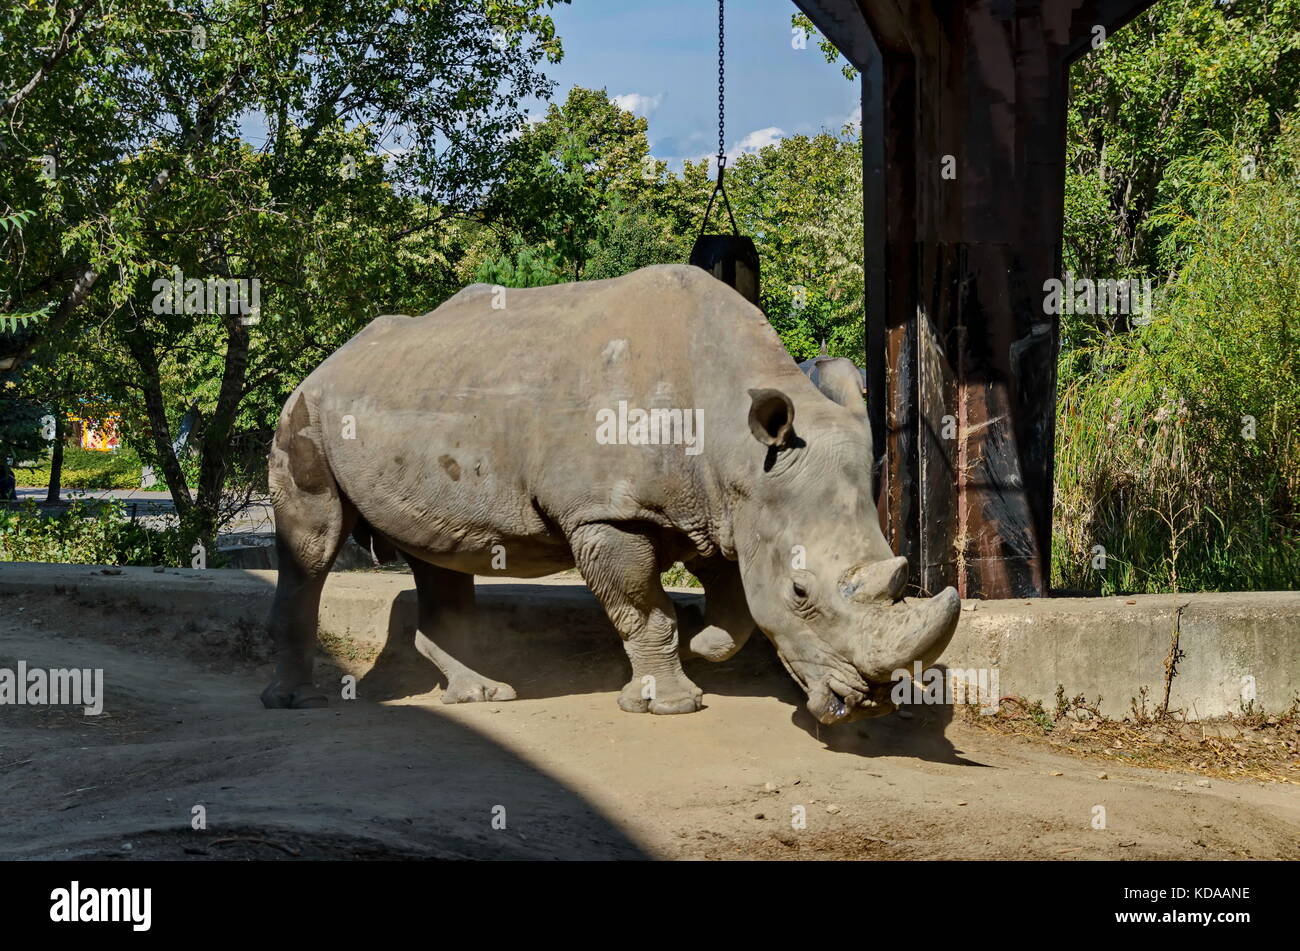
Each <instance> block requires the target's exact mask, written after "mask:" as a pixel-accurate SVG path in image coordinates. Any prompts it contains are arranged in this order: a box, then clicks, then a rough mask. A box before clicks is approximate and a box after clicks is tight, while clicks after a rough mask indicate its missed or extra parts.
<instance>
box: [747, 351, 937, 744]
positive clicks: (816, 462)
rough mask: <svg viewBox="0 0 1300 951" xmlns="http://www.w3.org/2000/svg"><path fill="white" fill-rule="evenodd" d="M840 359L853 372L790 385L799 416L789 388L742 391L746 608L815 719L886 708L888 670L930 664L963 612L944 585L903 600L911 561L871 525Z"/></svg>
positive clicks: (858, 406) (853, 394)
mask: <svg viewBox="0 0 1300 951" xmlns="http://www.w3.org/2000/svg"><path fill="white" fill-rule="evenodd" d="M839 362H842V363H844V364H846V365H847V373H851V374H852V377H851V378H850V377H849V376H848V375H847V373H845V374H837V373H836V372H835V368H825V367H823V368H822V370H824V371H825V372H823V373H822V374H821V379H820V380H819V379H818V378H817V377H816V376H814V377H813V379H814V382H815V383H816V386H817V387H818V388H819V389H820V390H821V391H822V392H821V393H820V394H819V393H817V392H816V391H814V390H812V388H810V387H807V386H806V385H805V386H800V387H798V388H797V389H796V388H795V387H793V386H792V387H791V388H790V389H791V391H792V392H796V394H797V396H798V399H799V403H798V404H797V405H798V406H799V414H798V419H796V413H795V408H796V402H795V399H792V398H791V396H790V395H788V394H787V393H786V392H783V391H782V390H778V389H753V390H750V391H749V395H750V399H751V401H752V402H751V406H750V412H749V425H750V430H751V432H752V434H753V437H754V440H755V443H754V445H753V451H754V452H755V453H757V456H758V458H760V459H761V460H762V464H761V469H760V471H759V474H758V476H757V477H756V479H755V480H754V482H753V484H752V485H751V487H750V489H749V491H748V493H747V494H748V498H747V499H746V500H745V501H744V503H743V504H742V505H741V506H739V507H738V510H737V513H736V515H737V518H736V528H737V532H736V547H737V556H738V561H739V563H740V570H741V577H742V579H743V583H744V588H745V598H746V601H747V602H748V604H749V607H750V613H751V614H752V615H753V618H754V621H755V623H756V624H757V625H758V627H759V628H760V629H761V630H762V631H763V632H764V633H765V634H766V635H767V636H768V638H769V639H770V640H771V641H772V642H773V644H774V645H775V646H776V649H777V653H778V654H779V655H780V657H781V661H782V663H784V664H785V667H786V669H787V670H788V671H789V672H790V674H791V676H793V677H794V679H795V680H796V681H798V682H799V684H800V685H801V686H802V687H803V688H804V690H805V691H806V692H807V694H808V709H809V711H810V712H811V713H812V714H813V716H815V717H816V718H817V719H818V720H819V721H821V722H822V723H836V722H839V721H842V720H852V719H858V718H861V717H866V716H878V715H880V714H883V713H889V712H891V711H892V710H893V709H894V705H893V704H892V703H891V702H890V699H889V695H890V690H891V688H890V684H891V680H892V677H893V674H894V672H895V671H896V670H899V669H905V670H909V671H910V670H911V669H912V665H913V663H914V662H916V661H920V662H921V664H922V665H923V666H929V665H930V664H932V663H934V661H936V660H937V659H938V657H939V655H940V654H941V653H942V652H943V650H944V648H945V647H946V646H947V645H948V642H949V640H950V639H951V638H952V634H953V631H954V629H955V628H956V626H957V618H958V615H959V613H960V608H961V602H960V600H959V598H958V597H957V592H956V591H954V590H953V589H952V588H947V589H945V590H944V591H942V592H941V593H939V594H938V595H936V596H934V597H932V598H929V599H928V600H921V601H915V600H910V601H904V600H902V596H903V593H904V589H905V587H906V584H907V560H906V559H905V558H900V557H895V555H894V554H893V552H892V551H891V550H890V548H889V544H888V543H887V542H886V541H885V537H884V535H883V533H882V532H881V530H880V525H879V522H878V520H877V516H876V507H875V504H874V502H873V500H872V493H871V479H870V459H871V436H870V430H869V427H868V424H867V413H866V404H865V402H864V401H863V399H862V394H861V389H860V378H859V377H858V376H857V372H856V370H855V369H854V368H853V366H852V364H851V363H849V362H848V361H839ZM792 382H796V383H802V382H803V381H801V380H798V379H797V378H795V379H794V380H793V381H792ZM823 394H824V395H823Z"/></svg>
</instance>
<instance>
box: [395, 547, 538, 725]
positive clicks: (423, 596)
mask: <svg viewBox="0 0 1300 951" xmlns="http://www.w3.org/2000/svg"><path fill="white" fill-rule="evenodd" d="M407 562H408V563H409V564H410V566H411V572H412V573H413V574H414V575H415V590H416V594H417V596H418V598H419V620H418V622H417V623H418V625H419V630H417V631H416V632H415V649H416V650H418V651H419V652H420V653H421V654H422V655H424V657H425V658H426V659H428V660H429V661H431V662H432V663H433V664H434V666H436V667H437V668H438V669H439V670H440V671H442V675H443V676H444V677H446V678H447V686H446V687H445V688H444V689H443V691H442V702H443V703H483V702H484V701H487V700H513V699H515V696H516V694H515V688H514V687H511V686H510V685H509V684H503V683H501V682H500V681H497V680H490V679H489V678H487V677H484V676H483V675H482V674H480V673H478V672H477V671H475V670H471V669H470V668H469V667H466V666H465V665H464V664H462V663H461V662H460V661H458V660H457V659H456V658H455V657H452V656H451V655H450V654H448V653H447V652H446V651H445V650H443V649H442V648H441V647H439V646H438V645H437V644H435V643H434V642H433V641H432V640H431V639H430V637H429V635H430V634H432V633H433V631H434V627H435V625H440V626H441V627H442V628H443V629H444V630H447V629H456V630H458V631H459V632H461V633H472V631H473V628H474V619H475V608H474V576H473V575H467V574H462V573H461V572H459V571H450V570H448V569H446V568H439V567H437V566H436V565H430V564H427V563H425V562H422V561H417V560H416V559H414V558H408V559H407Z"/></svg>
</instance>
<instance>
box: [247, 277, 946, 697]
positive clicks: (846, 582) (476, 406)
mask: <svg viewBox="0 0 1300 951" xmlns="http://www.w3.org/2000/svg"><path fill="white" fill-rule="evenodd" d="M504 294H505V297H504V305H505V306H504V307H500V304H501V303H502V302H503V301H502V300H501V297H500V295H499V294H494V291H493V289H492V288H490V287H487V286H485V285H474V286H472V287H468V288H466V289H465V290H463V291H461V292H460V293H459V294H457V295H456V296H455V297H453V298H451V299H450V300H449V301H447V302H446V303H445V304H443V305H442V306H441V307H439V308H438V309H437V310H436V311H434V312H433V313H431V314H427V315H425V316H424V317H419V318H409V317H391V316H390V317H380V318H378V319H377V320H375V321H373V322H372V323H371V324H370V325H369V326H368V327H367V328H366V329H365V330H363V331H362V332H361V333H359V334H358V335H357V336H356V337H354V338H353V339H352V340H350V341H349V342H348V343H347V344H346V345H344V346H343V347H341V348H340V349H339V350H338V351H337V352H335V353H334V354H333V355H332V356H331V357H330V358H329V359H327V360H326V361H325V362H324V363H322V364H321V365H320V367H318V368H317V369H316V370H315V371H314V372H313V373H312V374H311V375H310V376H308V377H307V379H306V380H304V381H303V383H302V385H301V386H299V387H298V389H297V390H295V391H294V393H293V394H292V395H291V396H290V397H289V400H288V402H287V403H286V405H285V408H284V411H283V413H282V414H281V416H280V424H279V429H278V431H277V433H276V436H275V441H274V445H273V447H272V450H271V454H270V488H271V498H272V501H273V503H274V506H275V516H276V529H277V546H278V553H279V565H280V568H279V581H278V585H277V588H276V597H275V605H274V608H273V612H272V618H271V629H272V636H273V638H274V641H275V646H276V655H277V661H276V680H275V682H273V683H272V684H271V685H270V686H269V687H267V689H266V691H265V692H264V693H263V694H262V700H263V703H265V704H266V706H268V707H307V706H318V705H321V704H323V703H324V702H325V697H324V695H323V693H322V692H321V691H319V690H318V689H317V688H315V687H314V686H313V685H312V652H313V647H314V644H315V637H316V624H317V611H318V606H319V601H320V592H321V587H322V585H323V584H324V581H325V577H326V574H327V572H328V570H329V567H330V564H331V563H332V561H333V559H334V557H335V555H336V554H337V552H338V550H339V548H340V546H341V545H342V544H343V541H344V540H345V539H346V538H347V536H348V535H349V533H355V534H356V535H357V537H358V538H361V539H363V540H368V541H371V542H372V543H373V544H374V546H375V548H376V550H377V551H378V550H381V549H382V548H384V547H385V546H386V545H389V544H391V545H392V546H394V547H395V548H396V549H397V550H399V551H400V552H401V553H402V554H403V555H404V556H405V557H406V559H407V561H408V562H410V564H411V567H412V569H413V571H414V574H415V584H416V588H417V591H418V596H419V631H418V632H417V634H416V645H417V647H418V648H419V650H420V651H421V653H423V654H424V656H426V657H427V658H428V659H429V660H431V661H432V662H433V663H434V664H436V665H437V666H438V668H439V669H440V670H441V671H442V673H443V675H444V676H445V677H446V679H447V688H446V690H445V691H444V694H443V700H444V702H449V703H454V702H462V701H475V700H480V701H481V700H509V699H512V698H513V697H514V696H515V693H514V690H513V689H511V688H510V687H509V686H508V685H506V684H502V683H499V682H497V681H493V680H489V679H488V678H486V677H484V676H483V675H481V674H479V673H477V672H475V671H473V670H471V669H469V668H468V667H466V666H465V665H464V664H462V663H461V662H460V661H458V660H456V659H455V658H453V657H451V656H449V655H448V654H447V653H446V652H445V651H443V650H441V649H440V648H439V647H438V646H437V645H436V644H435V643H434V641H433V639H432V638H434V637H435V636H436V635H437V633H438V632H439V631H441V630H446V629H453V628H458V629H460V630H469V631H472V629H473V627H474V624H475V619H474V606H473V605H474V588H473V575H475V574H482V575H487V574H501V575H508V576H510V577H522V578H529V577H537V576H540V575H545V574H549V573H552V572H555V571H560V570H563V569H566V568H570V567H573V566H574V565H576V566H577V568H578V569H579V571H580V572H581V573H582V576H583V577H584V579H585V580H586V582H587V584H588V585H589V586H590V587H591V589H592V591H593V592H594V593H595V595H596V597H597V598H598V599H599V600H600V602H601V604H602V605H603V606H604V608H605V610H606V612H607V613H608V615H609V618H610V620H611V621H612V622H613V624H614V627H615V628H616V629H617V630H618V632H619V634H620V635H621V636H622V638H623V643H624V647H625V649H626V651H627V654H628V658H629V659H630V660H631V665H632V678H631V680H630V681H629V682H628V684H627V686H626V687H624V689H623V691H622V693H621V694H620V696H619V700H618V703H619V706H620V707H621V708H622V709H624V710H627V711H630V712H646V711H649V712H650V713H659V714H669V713H691V712H693V711H695V710H698V709H700V706H701V699H702V692H701V691H700V689H699V688H698V687H697V686H695V684H694V683H692V682H691V681H690V680H689V679H688V678H687V676H686V674H685V673H684V672H683V670H682V667H681V662H680V659H679V654H678V649H677V630H678V628H677V618H676V615H675V611H674V607H673V604H672V602H671V601H670V600H669V598H668V596H667V595H666V594H665V593H664V591H663V588H662V587H661V585H660V582H659V573H660V571H662V570H663V569H665V568H667V567H668V566H669V565H671V564H672V563H673V562H674V561H676V560H683V561H685V562H686V564H687V567H688V568H689V569H690V570H691V571H692V572H693V573H695V574H696V575H697V576H698V577H699V578H700V580H701V582H702V583H703V585H704V590H705V612H704V613H705V617H704V622H705V625H706V626H705V627H704V628H703V629H702V630H701V631H700V633H699V634H697V635H696V636H695V637H694V638H692V640H691V645H690V646H691V649H692V651H693V652H694V653H696V654H698V655H700V656H703V657H706V658H708V659H710V660H714V661H721V660H725V659H727V658H729V657H731V656H732V655H733V654H734V653H735V652H736V651H737V650H738V649H739V648H740V647H741V646H742V645H743V644H744V643H745V641H746V640H747V639H748V637H749V635H750V633H751V632H752V631H753V630H754V629H755V628H757V629H759V630H761V631H762V632H763V633H764V634H765V635H766V636H767V637H768V638H769V639H770V640H771V641H772V643H773V644H774V645H775V647H776V650H777V652H778V654H779V655H780V657H781V660H782V662H783V663H784V664H785V666H786V669H787V670H789V672H790V674H791V675H792V676H793V677H794V678H795V680H796V681H798V682H799V684H800V685H801V686H802V687H803V688H804V690H805V691H806V692H807V694H808V709H809V710H810V711H811V712H812V714H813V715H814V716H815V717H816V718H817V719H818V720H820V721H821V722H823V723H835V722H839V721H842V720H849V719H855V718H857V717H861V716H874V715H878V714H881V713H887V712H889V711H890V710H892V709H893V706H892V705H891V704H890V702H889V699H888V692H889V682H890V678H891V674H892V673H893V671H895V670H896V669H899V668H905V669H909V670H910V669H911V665H912V663H913V662H914V661H917V660H919V661H921V662H922V663H923V664H925V665H929V664H931V663H933V662H934V661H935V660H936V659H937V658H938V657H939V654H940V653H941V652H942V650H943V649H944V647H945V646H946V645H947V643H948V641H949V639H950V638H951V636H952V632H953V629H954V627H955V626H956V622H957V615H958V610H959V602H958V599H957V595H956V593H955V592H954V591H953V590H952V589H951V588H949V589H947V590H945V591H944V592H943V593H941V594H939V595H938V596H936V597H934V598H931V599H929V600H927V601H922V602H919V603H917V602H901V601H899V598H900V596H901V595H902V593H903V588H904V584H905V581H906V562H905V560H904V559H902V558H896V557H894V555H893V553H892V552H891V551H890V549H889V546H888V544H887V543H886V541H885V539H884V536H883V535H882V534H881V532H880V529H879V526H878V522H877V517H876V510H875V507H874V505H873V503H872V499H871V494H870V491H869V479H868V478H867V471H868V470H867V460H869V459H870V458H871V442H870V436H869V432H868V426H867V421H866V405H865V403H864V402H863V400H862V393H861V387H860V379H859V378H858V377H857V372H856V370H854V369H853V367H852V364H851V363H849V362H848V361H830V363H831V365H830V366H827V365H826V363H825V362H823V363H822V364H821V366H820V368H819V374H818V377H819V379H818V385H817V386H815V385H814V384H813V383H812V382H810V381H809V379H808V378H807V377H805V376H804V375H803V374H802V373H801V372H800V370H799V368H798V367H797V366H796V365H795V364H794V362H793V361H791V359H790V357H789V355H788V354H787V353H786V351H785V349H784V348H783V347H782V345H781V342H780V340H779V338H778V337H777V335H776V333H775V332H774V331H773V330H772V328H771V326H770V325H769V324H768V323H767V321H766V319H765V318H764V317H763V315H762V313H761V312H760V311H759V310H758V309H757V308H755V307H753V306H752V305H750V304H749V303H747V302H746V301H745V300H743V299H742V298H741V297H740V296H739V295H738V294H736V293H735V291H733V290H732V289H731V288H729V287H727V286H726V285H724V284H722V283H721V282H719V281H717V280H715V279H714V278H713V277H711V276H710V275H708V274H706V273H705V272H704V271H702V270H701V269H699V268H695V267H690V266H684V265H661V266H657V267H650V268H644V269H642V270H640V271H637V272H635V273H633V274H629V275H627V276H625V277H621V278H616V279H613V280H608V281H592V282H586V283H578V284H561V285H555V286H551V287H540V288H532V289H527V290H513V289H512V290H508V291H505V292H504ZM494 304H496V305H497V306H496V307H494ZM836 364H840V366H836ZM850 373H852V375H853V376H852V378H851V379H850V377H849V375H848V374H850ZM819 387H820V389H819ZM620 400H626V401H627V403H628V406H629V407H632V408H636V407H640V408H650V407H667V408H678V409H697V408H698V409H699V410H700V411H701V414H700V415H701V416H702V422H703V428H702V442H701V443H700V448H701V451H700V452H698V453H697V454H691V453H688V452H686V447H685V446H684V445H626V444H616V445H607V444H601V443H600V442H598V440H597V438H596V435H597V424H598V415H597V414H598V412H599V411H601V410H614V411H617V408H618V404H619V401H620ZM494 546H500V547H494ZM494 554H496V555H497V556H498V560H497V564H496V565H494V564H493V561H494ZM501 554H504V556H505V559H506V564H505V567H504V569H502V570H498V568H499V566H500V561H499V556H500V555H501Z"/></svg>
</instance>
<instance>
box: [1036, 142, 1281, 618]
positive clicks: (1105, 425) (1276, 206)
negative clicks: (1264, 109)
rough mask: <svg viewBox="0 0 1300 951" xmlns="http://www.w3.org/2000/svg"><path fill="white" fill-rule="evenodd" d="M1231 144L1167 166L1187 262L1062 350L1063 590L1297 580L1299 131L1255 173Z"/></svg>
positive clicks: (1166, 216)
mask: <svg viewBox="0 0 1300 951" xmlns="http://www.w3.org/2000/svg"><path fill="white" fill-rule="evenodd" d="M1240 156H1241V152H1240V151H1239V150H1238V149H1236V148H1233V147H1232V146H1231V145H1230V144H1228V143H1222V142H1219V143H1214V144H1213V145H1211V146H1210V147H1209V148H1207V150H1206V152H1205V153H1203V154H1201V155H1199V156H1196V157H1194V158H1189V159H1186V160H1184V161H1183V162H1181V163H1179V165H1178V166H1177V167H1176V168H1173V169H1171V173H1172V174H1174V175H1176V176H1178V177H1179V179H1180V180H1181V183H1182V185H1183V187H1182V188H1181V189H1180V195H1181V196H1182V197H1181V198H1180V199H1179V200H1177V201H1176V202H1174V203H1172V204H1171V205H1169V206H1168V207H1167V208H1166V209H1164V211H1163V212H1162V215H1161V217H1160V221H1161V222H1162V223H1164V224H1170V225H1173V227H1172V229H1171V231H1170V232H1169V238H1168V247H1167V248H1166V249H1165V250H1166V251H1167V253H1168V254H1169V256H1170V257H1171V258H1178V259H1180V260H1181V261H1182V265H1181V267H1180V269H1179V270H1178V273H1177V275H1176V276H1175V277H1174V278H1173V280H1172V281H1170V282H1169V283H1168V284H1167V285H1166V286H1165V287H1164V288H1163V290H1162V292H1161V293H1160V294H1159V295H1158V296H1157V301H1156V306H1155V308H1154V312H1153V315H1152V320H1151V322H1150V323H1149V324H1146V325H1142V326H1137V327H1135V328H1133V329H1132V330H1131V331H1128V332H1122V333H1114V334H1108V335H1104V336H1100V337H1097V338H1094V340H1093V341H1092V342H1091V343H1089V344H1087V345H1086V346H1083V347H1080V348H1079V349H1077V350H1075V351H1074V352H1072V353H1070V354H1067V355H1066V356H1065V357H1064V358H1063V361H1062V367H1061V380H1062V391H1061V395H1060V400H1059V402H1058V415H1057V444H1056V510H1055V513H1054V514H1055V526H1056V532H1055V535H1056V537H1055V539H1054V545H1053V583H1054V585H1056V586H1058V587H1065V588H1072V589H1084V590H1096V591H1100V592H1102V593H1121V592H1157V591H1199V590H1264V589H1270V588H1294V587H1296V585H1297V582H1300V435H1298V433H1297V428H1298V427H1300V358H1298V357H1297V353H1296V346H1297V344H1298V343H1300V334H1297V330H1296V325H1297V321H1298V320H1300V308H1298V305H1300V132H1297V130H1296V129H1294V128H1292V129H1290V130H1289V131H1287V132H1285V133H1284V134H1283V136H1282V137H1281V138H1280V139H1279V143H1278V146H1277V147H1276V149H1275V151H1274V153H1273V154H1272V155H1270V156H1268V157H1266V161H1265V162H1262V163H1260V166H1259V170H1258V172H1257V174H1256V175H1255V176H1254V177H1253V178H1251V179H1250V180H1245V179H1244V178H1243V175H1242V167H1243V166H1242V163H1241V158H1240ZM1098 546H1100V548H1098ZM1099 556H1103V557H1099Z"/></svg>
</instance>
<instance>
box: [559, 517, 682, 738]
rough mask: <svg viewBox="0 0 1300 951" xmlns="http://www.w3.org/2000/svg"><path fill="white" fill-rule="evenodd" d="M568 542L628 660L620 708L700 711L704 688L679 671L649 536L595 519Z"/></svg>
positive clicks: (673, 620)
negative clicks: (629, 674) (629, 666)
mask: <svg viewBox="0 0 1300 951" xmlns="http://www.w3.org/2000/svg"><path fill="white" fill-rule="evenodd" d="M569 544H570V545H571V546H572V548H573V557H574V561H575V562H576V564H577V566H578V570H579V571H580V572H582V577H583V578H584V579H585V580H586V582H587V585H588V587H590V588H591V590H592V592H593V593H594V594H595V595H596V598H597V599H598V600H599V601H600V603H601V605H603V606H604V608H605V613H606V614H608V615H609V619H610V621H612V622H613V624H614V627H615V629H616V630H617V631H618V633H619V635H620V636H621V637H622V638H623V648H624V650H626V651H627V656H628V659H629V660H631V661H632V679H631V680H630V681H628V684H627V686H625V687H624V688H623V691H622V692H621V693H620V694H619V697H618V705H619V707H620V708H621V709H623V710H626V711H627V712H629V713H645V712H647V711H649V712H650V713H658V714H668V713H694V712H695V711H696V710H698V709H700V707H701V705H702V702H703V698H704V691H702V690H701V689H700V688H699V687H697V686H695V684H693V683H692V682H691V680H690V678H688V677H687V676H686V672H685V671H683V670H682V663H681V660H680V659H679V657H678V655H677V613H676V611H675V609H674V608H673V603H672V601H671V600H670V599H669V597H668V595H667V594H665V593H664V589H663V585H662V584H660V582H659V560H658V558H657V556H656V553H655V549H654V545H653V544H652V543H651V541H650V539H648V538H646V537H645V536H644V535H642V534H639V533H637V532H632V531H627V530H624V529H622V528H618V527H615V526H613V525H609V524H604V523H598V524H591V525H584V526H582V527H581V528H579V529H577V530H576V531H574V532H573V533H572V534H571V535H570V537H569Z"/></svg>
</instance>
